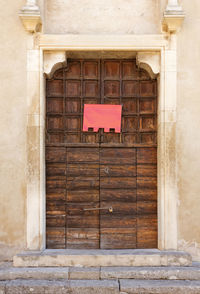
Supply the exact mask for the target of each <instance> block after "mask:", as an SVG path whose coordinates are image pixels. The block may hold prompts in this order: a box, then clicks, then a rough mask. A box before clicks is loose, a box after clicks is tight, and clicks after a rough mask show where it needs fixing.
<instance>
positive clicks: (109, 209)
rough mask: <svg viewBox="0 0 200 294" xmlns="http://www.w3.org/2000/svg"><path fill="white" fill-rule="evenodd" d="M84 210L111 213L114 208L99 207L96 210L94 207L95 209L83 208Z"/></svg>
mask: <svg viewBox="0 0 200 294" xmlns="http://www.w3.org/2000/svg"><path fill="white" fill-rule="evenodd" d="M83 210H108V211H109V212H110V213H112V212H113V208H112V206H110V207H98V208H96V207H94V208H83Z"/></svg>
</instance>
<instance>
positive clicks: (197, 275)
mask: <svg viewBox="0 0 200 294" xmlns="http://www.w3.org/2000/svg"><path fill="white" fill-rule="evenodd" d="M100 279H143V280H145V279H149V280H152V279H153V280H159V279H169V280H200V267H199V266H195V267H102V268H101V271H100Z"/></svg>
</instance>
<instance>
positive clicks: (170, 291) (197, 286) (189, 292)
mask: <svg viewBox="0 0 200 294" xmlns="http://www.w3.org/2000/svg"><path fill="white" fill-rule="evenodd" d="M120 291H121V292H120V293H123V292H125V293H128V294H138V293H140V294H142V293H146V294H154V293H160V294H199V293H200V281H159V280H151V281H148V280H120Z"/></svg>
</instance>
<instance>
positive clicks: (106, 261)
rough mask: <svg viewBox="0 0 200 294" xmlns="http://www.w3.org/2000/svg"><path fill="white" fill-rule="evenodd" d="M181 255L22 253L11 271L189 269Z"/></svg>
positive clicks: (68, 251) (135, 251)
mask: <svg viewBox="0 0 200 294" xmlns="http://www.w3.org/2000/svg"><path fill="white" fill-rule="evenodd" d="M191 265H192V257H191V256H190V254H188V253H186V252H182V251H161V250H158V249H142V250H141V249H133V250H132V249H127V250H74V249H73V250H72V249H66V250H60V249H53V250H51V249H46V250H43V251H26V252H22V253H20V254H17V255H16V256H14V257H13V266H15V267H112V266H118V267H119V266H191Z"/></svg>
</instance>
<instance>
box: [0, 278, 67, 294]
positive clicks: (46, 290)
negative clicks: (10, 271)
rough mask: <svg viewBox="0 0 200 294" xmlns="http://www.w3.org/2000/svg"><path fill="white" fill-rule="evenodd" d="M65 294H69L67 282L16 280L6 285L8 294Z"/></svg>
mask: <svg viewBox="0 0 200 294" xmlns="http://www.w3.org/2000/svg"><path fill="white" fill-rule="evenodd" d="M28 293H32V294H34V293H36V294H55V293H56V294H64V293H69V287H68V284H67V282H62V281H47V280H46V281H45V280H15V281H10V282H8V283H7V284H6V294H28Z"/></svg>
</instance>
